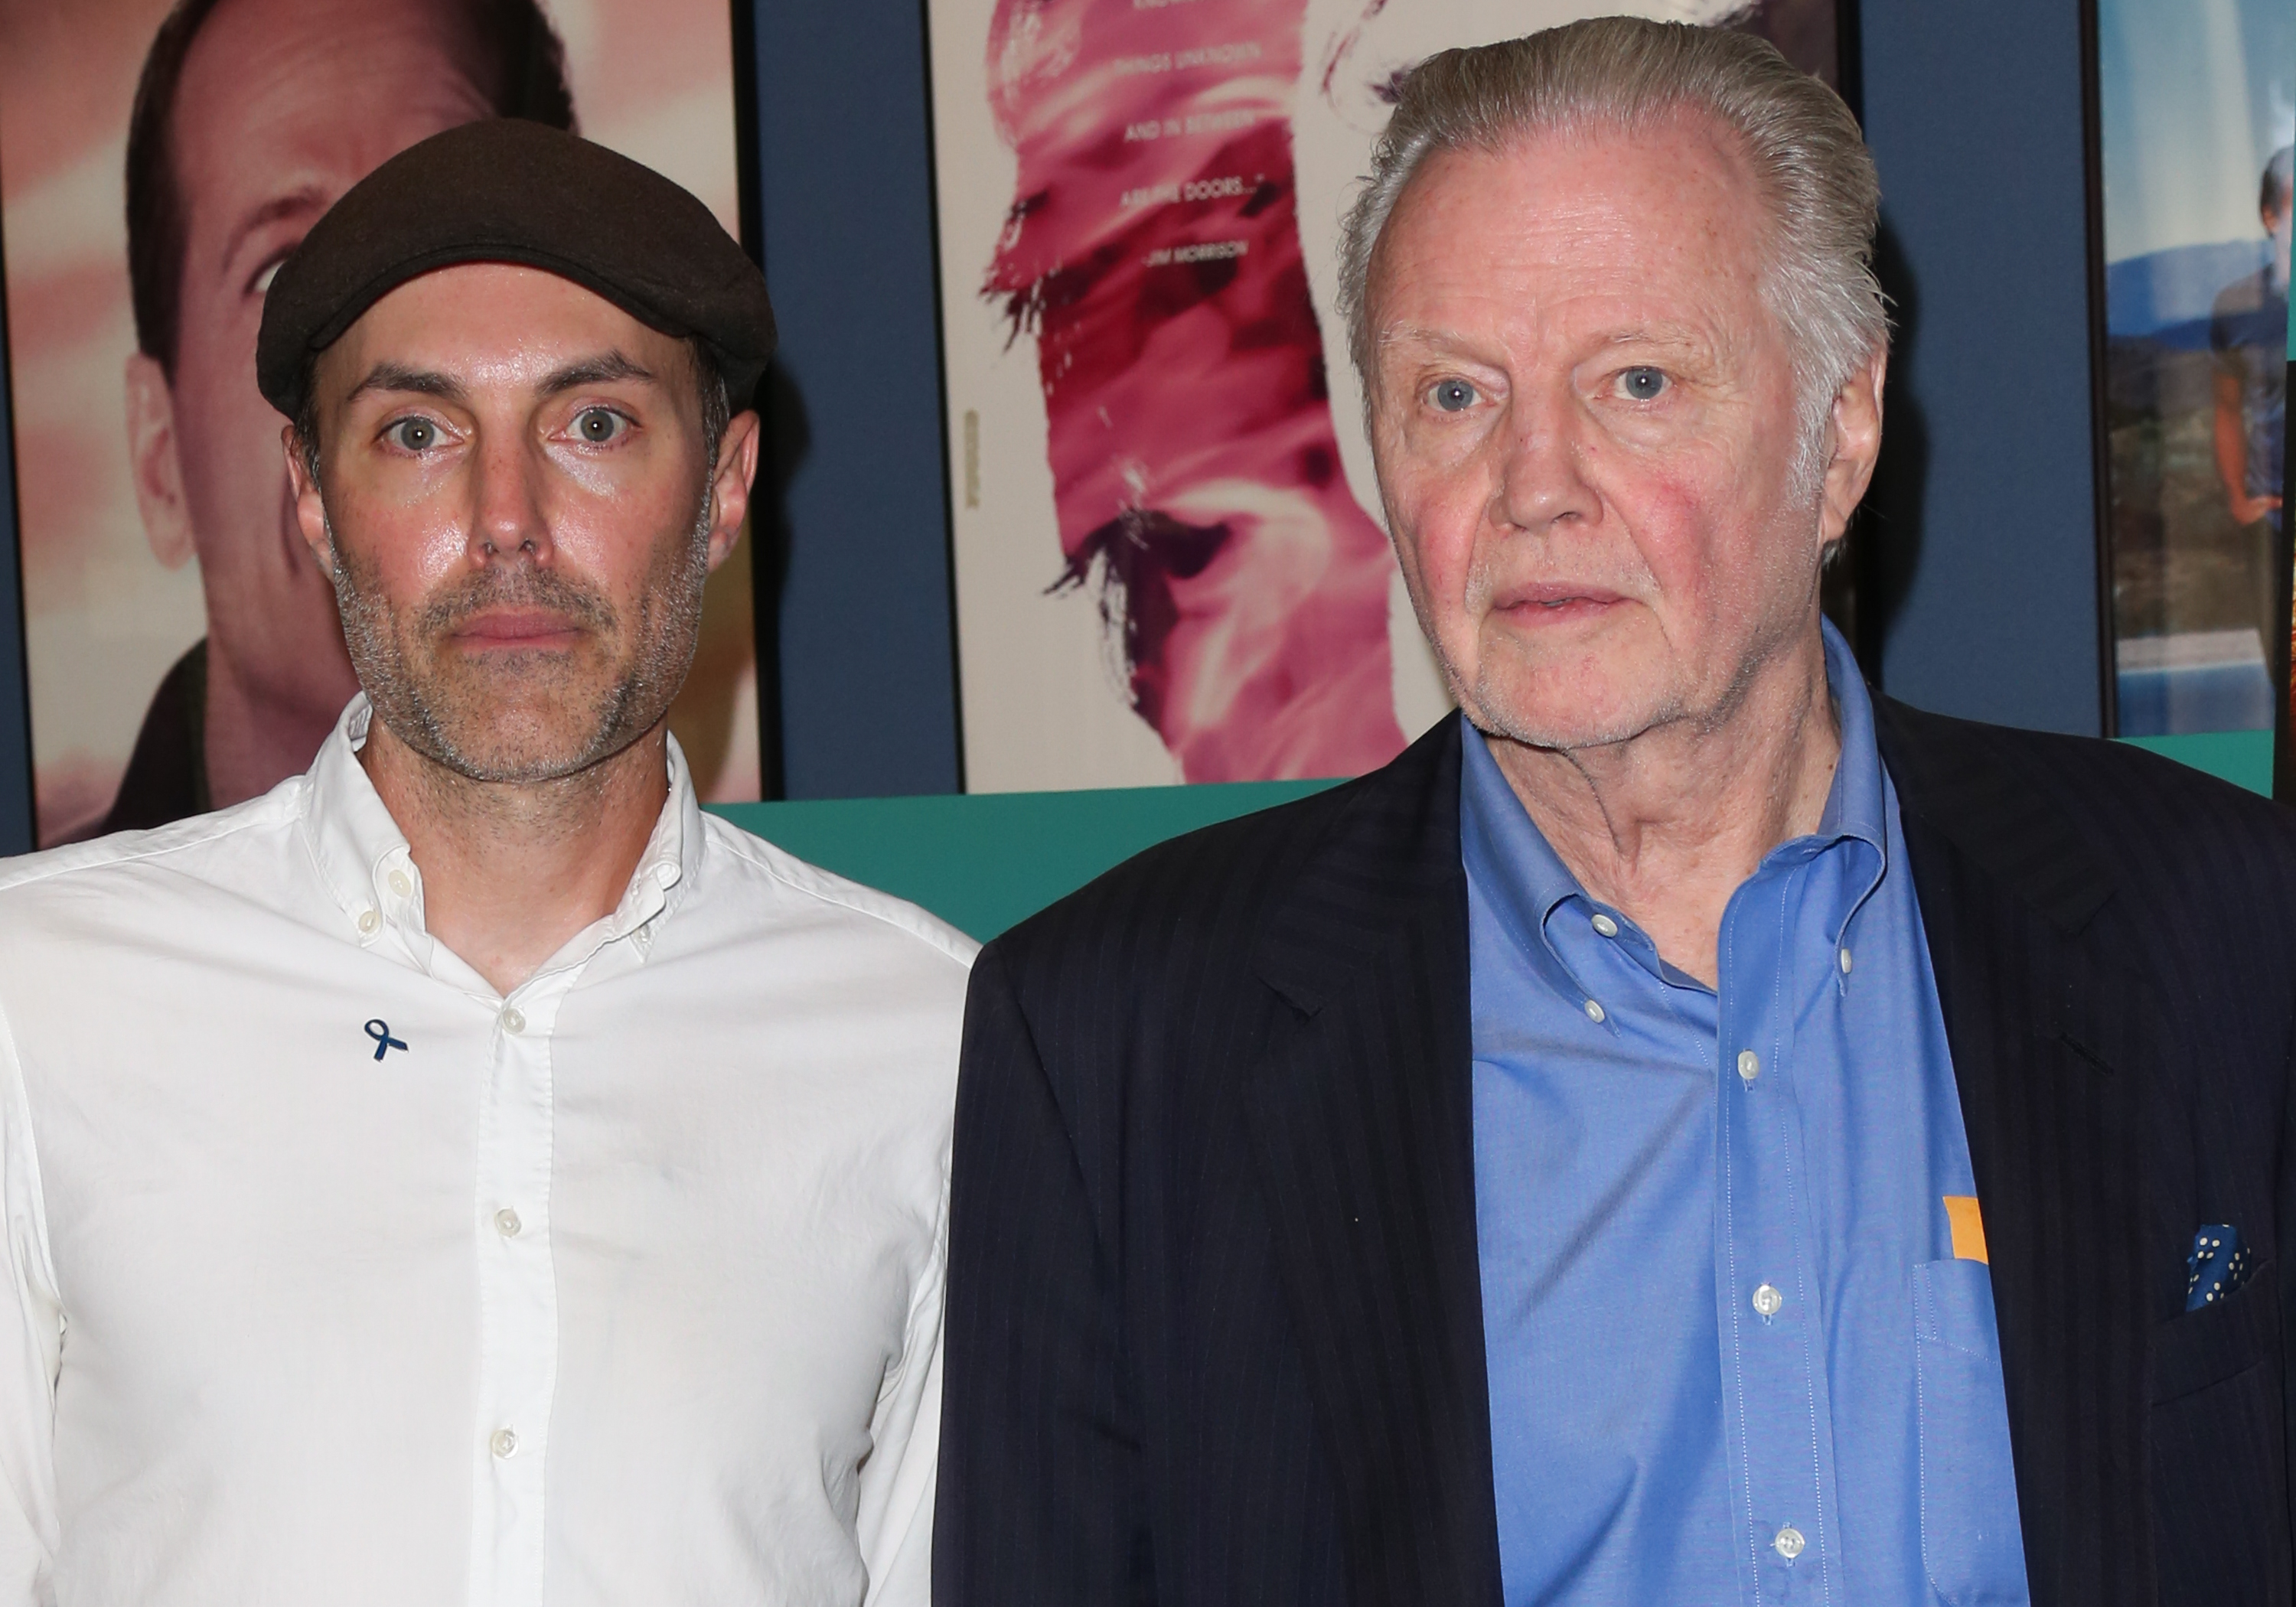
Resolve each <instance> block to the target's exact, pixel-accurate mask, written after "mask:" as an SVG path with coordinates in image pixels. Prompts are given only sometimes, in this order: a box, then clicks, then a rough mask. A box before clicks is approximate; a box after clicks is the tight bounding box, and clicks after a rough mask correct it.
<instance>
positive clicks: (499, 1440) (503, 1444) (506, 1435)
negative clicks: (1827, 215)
mask: <svg viewBox="0 0 2296 1607" xmlns="http://www.w3.org/2000/svg"><path fill="white" fill-rule="evenodd" d="M487 1443H488V1445H489V1446H491V1447H494V1453H495V1455H497V1456H500V1457H503V1458H504V1459H505V1460H507V1459H508V1458H509V1456H510V1454H511V1453H512V1451H515V1450H516V1449H518V1436H517V1435H515V1434H513V1433H512V1432H511V1431H509V1430H508V1429H496V1431H494V1437H493V1438H492V1439H488V1441H487ZM1786 1534H1788V1535H1792V1534H1793V1530H1792V1529H1788V1530H1786ZM1778 1545H1779V1547H1780V1548H1781V1549H1784V1546H1785V1535H1781V1536H1779V1537H1778ZM1794 1549H1795V1550H1796V1551H1800V1549H1801V1537H1800V1535H1794Z"/></svg>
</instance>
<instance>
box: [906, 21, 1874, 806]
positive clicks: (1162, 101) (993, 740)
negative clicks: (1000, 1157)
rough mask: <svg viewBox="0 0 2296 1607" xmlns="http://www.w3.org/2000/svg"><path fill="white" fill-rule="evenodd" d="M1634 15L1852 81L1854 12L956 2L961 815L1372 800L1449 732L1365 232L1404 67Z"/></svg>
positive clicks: (949, 183) (941, 178)
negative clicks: (1327, 784) (1383, 507)
mask: <svg viewBox="0 0 2296 1607" xmlns="http://www.w3.org/2000/svg"><path fill="white" fill-rule="evenodd" d="M1613 10H1628V11H1636V12H1643V13H1644V14H1648V15H1652V16H1659V17H1667V18H1673V19H1679V20H1685V21H1694V22H1703V23H1715V24H1723V23H1727V24H1729V25H1732V26H1742V27H1749V28H1752V29H1755V30H1757V31H1759V32H1761V33H1764V34H1766V35H1767V36H1768V37H1771V38H1773V39H1774V40H1775V41H1776V42H1777V43H1778V44H1779V45H1780V47H1781V48H1782V49H1784V50H1785V51H1786V53H1787V54H1788V55H1789V57H1791V58H1792V59H1793V60H1795V61H1797V62H1798V63H1800V64H1801V65H1804V66H1806V67H1808V68H1809V69H1810V70H1814V71H1817V72H1819V73H1821V75H1822V76H1824V77H1825V78H1828V80H1829V81H1832V80H1833V78H1834V77H1835V73H1834V52H1835V48H1836V45H1835V39H1836V30H1835V26H1834V15H1833V0H1767V4H1763V5H1760V6H1759V7H1755V8H1751V14H1750V8H1749V7H1748V6H1747V5H1746V4H1744V3H1743V0H1633V3H1631V4H1624V5H1620V4H1603V5H1590V4H1587V0H1505V3H1502V0H931V45H932V79H933V110H934V134H935V157H936V161H937V165H938V174H937V178H938V185H939V225H940V272H941V286H940V293H941V307H942V329H943V337H942V338H943V342H944V348H943V356H944V362H945V367H946V375H947V388H948V408H947V416H948V426H949V431H950V439H949V443H948V449H949V463H950V466H951V467H950V472H951V493H952V495H951V502H952V504H953V508H954V515H955V531H954V535H955V583H956V620H957V649H958V659H959V671H960V682H961V687H962V693H963V715H964V763H965V778H966V785H967V786H968V787H969V788H970V789H971V790H972V791H1025V790H1033V789H1065V788H1078V787H1112V786H1141V785H1150V784H1157V783H1175V782H1220V781H1258V780H1274V779H1280V778H1287V777H1302V776H1329V775H1354V774H1357V773H1359V772H1361V771H1364V770H1367V769H1370V768H1372V767H1375V766H1377V765H1380V764H1382V763H1384V762H1385V761H1386V760H1387V759H1389V758H1392V757H1393V756H1394V755H1395V754H1396V753H1397V752H1398V751H1399V750H1401V749H1402V747H1403V745H1404V744H1405V743H1406V742H1407V741H1409V740H1410V739H1411V738H1413V737H1415V736H1416V735H1418V734H1419V733H1420V732H1422V731H1423V730H1424V729H1425V728H1426V727H1427V726H1430V725H1431V724H1432V723H1433V722H1434V721H1436V720H1437V719H1439V718H1440V717H1442V715H1443V714H1444V712H1445V711H1446V710H1447V709H1448V707H1449V701H1448V698H1447V695H1446V693H1445V692H1444V689H1443V686H1442V685H1441V681H1440V679H1439V676H1438V674H1437V671H1436V668H1435V665H1434V662H1433V660H1432V658H1431V655H1430V654H1429V652H1428V651H1427V649H1426V646H1425V644H1424V643H1423V641H1422V639H1421V637H1420V634H1419V629H1418V626H1417V624H1416V623H1415V620H1414V619H1413V616H1412V612H1411V606H1410V603H1409V601H1408V599H1407V598H1406V595H1405V594H1404V589H1403V583H1402V578H1401V576H1400V574H1399V572H1398V570H1397V567H1396V563H1395V560H1394V557H1393V554H1392V553H1391V552H1390V548H1389V545H1388V539H1387V535H1386V532H1385V529H1384V526H1383V525H1382V521H1381V518H1380V515H1379V512H1378V510H1379V498H1378V491H1377V488H1376V486H1375V484H1374V478H1373V472H1372V464H1371V456H1370V449H1369V447H1368V446H1367V444H1366V443H1365V439H1364V434H1363V428H1362V422H1361V414H1362V398H1361V393H1360V391H1359V389H1358V388H1357V383H1356V380H1355V376H1354V374H1353V373H1352V371H1351V370H1350V369H1349V365H1348V363H1347V360H1346V356H1345V353H1346V341H1345V340H1344V338H1343V336H1342V334H1341V332H1340V330H1339V329H1338V327H1337V326H1336V322H1335V319H1334V316H1333V294H1334V291H1335V290H1336V286H1337V278H1338V264H1337V243H1338V237H1339V225H1340V219H1341V215H1342V214H1343V213H1344V211H1345V210H1346V209H1347V207H1348V205H1349V201H1351V199H1352V197H1353V193H1354V186H1355V184H1356V181H1357V178H1358V176H1360V175H1362V174H1363V173H1364V172H1365V171H1366V170H1367V169H1368V168H1369V166H1370V152H1371V147H1372V143H1373V142H1374V140H1375V139H1376V138H1377V136H1378V135H1379V132H1380V130H1381V128H1382V127H1383V126H1384V125H1385V122H1386V119H1387V111H1388V108H1389V106H1390V103H1391V96H1392V88H1393V85H1394V83H1395V82H1396V80H1397V78H1398V76H1399V75H1400V74H1402V73H1403V72H1405V71H1406V70H1409V68H1410V67H1411V66H1412V65H1414V64H1415V62H1417V61H1421V60H1423V59H1424V58H1425V57H1426V56H1428V55H1430V54H1432V53H1434V52H1436V51H1439V50H1442V49H1445V48H1447V47H1449V46H1452V45H1473V44H1480V43H1484V42H1488V41H1490V40H1495V39H1501V38H1508V37H1515V36H1518V35H1521V34H1524V33H1529V32H1532V31H1535V30H1536V29H1541V28H1546V27H1551V26H1553V25H1554V24H1557V23H1561V22H1566V21H1570V20H1573V19H1575V18H1577V17H1580V16H1587V15H1593V14H1596V13H1597V12H1609V11H1613Z"/></svg>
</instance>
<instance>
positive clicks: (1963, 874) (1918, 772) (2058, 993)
mask: <svg viewBox="0 0 2296 1607" xmlns="http://www.w3.org/2000/svg"><path fill="white" fill-rule="evenodd" d="M1876 712H1877V721H1876V725H1877V733H1878V735H1879V736H1880V739H1881V747H1882V758H1883V761H1884V764H1885V765H1886V767H1887V768H1888V770H1889V773H1890V778H1891V780H1892V781H1893V782H1894V783H1896V786H1897V790H1898V804H1899V813H1900V816H1901V819H1902V821H1903V823H1904V827H1905V833H1906V841H1907V850H1908V853H1909V855H1910V857H1911V860H1912V867H1911V868H1912V872H1913V877H1914V885H1915V891H1916V894H1917V896H1918V899H1919V902H1920V906H1921V911H1922V921H1923V926H1924V928H1925V929H1926V932H1927V937H1928V941H1929V947H1930V955H1931V962H1932V964H1933V966H1934V969H1935V972H1936V975H1937V987H1938V997H1939V1004H1940V1005H1941V1006H1942V1009H1943V1013H1944V1016H1945V1024H1946V1037H1947V1041H1948V1045H1949V1046H1950V1048H1951V1050H1952V1054H1953V1066H1954V1076H1955V1078H1956V1082H1957V1083H1958V1085H1959V1087H1960V1092H1961V1104H1962V1112H1963V1117H1964V1123H1965V1125H1966V1127H1967V1128H1968V1133H1969V1147H1970V1159H1971V1162H1972V1166H1973V1167H1974V1168H1975V1172H1976V1177H1977V1192H1978V1198H1979V1200H1980V1202H1981V1204H1982V1209H1983V1210H1984V1213H1985V1234H1986V1242H1987V1245H1988V1248H1989V1255H1990V1260H1991V1267H1992V1274H1993V1279H1992V1281H1993V1290H1994V1302H1995V1308H1996V1311H1997V1318H1998V1322H1999V1326H2000V1333H2001V1350H2002V1370H2003V1373H2004V1376H2005V1383H2006V1389H2007V1395H2008V1405H2009V1428H2010V1441H2011V1447H2012V1454H2013V1457H2014V1461H2015V1465H2016V1476H2017V1504H2018V1510H2019V1513H2020V1516H2021V1521H2022V1524H2023V1529H2024V1537H2025V1564H2026V1571H2027V1575H2028V1578H2029V1581H2030V1586H2031V1589H2032V1599H2033V1601H2034V1603H2036V1604H2037V1607H2049V1604H2051V1603H2082V1604H2084V1607H2086V1604H2087V1603H2150V1602H2152V1601H2153V1599H2154V1584H2153V1581H2154V1572H2153V1523H2152V1508H2151V1504H2150V1500H2149V1491H2148V1486H2147V1474H2146V1462H2145V1455H2146V1452H2145V1435H2146V1376H2145V1370H2146V1365H2147V1364H2146V1345H2147V1341H2148V1333H2149V1330H2150V1324H2151V1321H2152V1314H2151V1312H2150V1309H2149V1307H2148V1304H2147V1289H2148V1280H2147V1279H2146V1277H2145V1275H2144V1274H2145V1265H2144V1250H2145V1245H2146V1243H2147V1235H2146V1231H2145V1230H2146V1228H2147V1226H2148V1225H2149V1223H2148V1217H2147V1193H2148V1178H2147V1175H2146V1168H2147V1165H2148V1161H2149V1157H2150V1154H2151V1151H2152V1148H2153V1146H2152V1144H2151V1143H2150V1142H2149V1135H2148V1133H2147V1130H2146V1127H2145V1121H2146V1116H2145V1111H2146V1090H2145V1088H2144V1068H2145V1067H2146V1066H2148V1065H2149V1064H2151V1063H2153V1054H2154V1053H2155V1050H2154V1047H2153V1044H2152V1042H2151V1037H2150V1032H2151V1029H2150V1023H2151V1021H2153V1019H2154V1013H2153V1011H2151V1010H2149V1009H2147V1008H2146V1006H2145V1002H2144V1001H2145V997H2146V994H2147V985H2146V983H2145V982H2144V980H2143V979H2142V978H2140V977H2137V976H2136V975H2134V974H2130V973H2128V972H2124V971H2122V970H2121V969H2120V967H2118V966H2117V965H2116V964H2114V963H2113V962H2112V959H2111V958H2110V956H2109V955H2107V954H2106V953H2105V952H2104V945H2103V943H2102V942H2101V941H2099V940H2098V939H2097V936H2096V933H2095V930H2094V924H2093V918H2094V917H2095V915H2096V914H2097V912H2098V911H2099V910H2100V909H2101V908H2103V906H2104V905H2105V903H2106V902H2107V901H2108V900H2109V899H2110V898H2112V880H2111V878H2110V876H2109V875H2108V874H2107V873H2105V871H2104V869H2103V866H2101V865H2099V864H2097V863H2096V861H2095V859H2094V858H2093V857H2091V856H2090V855H2089V854H2088V852H2087V849H2086V848H2085V847H2084V846H2083V845H2082V844H2081V843H2080V841H2079V839H2078V837H2077V836H2076V834H2075V833H2074V832H2073V831H2072V829H2071V825H2070V823H2068V822H2067V821H2066V820H2065V819H2064V818H2063V817H2062V815H2061V814H2060V813H2059V812H2058V811H2057V809H2056V808H2054V806H2053V805H2051V804H2050V803H2049V802H2048V801H2047V800H2046V799H2045V798H2043V797H2041V796H2040V795H2039V794H2038V792H2037V791H2034V790H2033V789H2032V788H2030V786H2028V785H2027V784H2025V783H2023V782H2021V780H2020V779H2019V778H2018V777H2017V776H2016V775H2013V773H2012V772H2011V771H2010V770H2009V769H2007V768H2006V767H2005V766H2004V765H2003V763H2002V762H2001V760H2000V758H1998V756H1997V754H1996V753H1995V752H1993V751H1990V743H1989V740H1988V738H1987V736H1986V734H1983V733H1982V732H1981V731H1980V729H1979V728H1976V727H1971V726H1964V725H1962V724H1960V723H1959V722H1956V721H1949V720H1942V719H1939V718H1938V717H1934V716H1929V715H1923V714H1919V713H1917V712H1915V710H1912V709H1907V708H1905V707H1904V706H1903V705H1900V704H1897V703H1894V702H1891V701H1889V700H1886V699H1878V698H1877V699H1876Z"/></svg>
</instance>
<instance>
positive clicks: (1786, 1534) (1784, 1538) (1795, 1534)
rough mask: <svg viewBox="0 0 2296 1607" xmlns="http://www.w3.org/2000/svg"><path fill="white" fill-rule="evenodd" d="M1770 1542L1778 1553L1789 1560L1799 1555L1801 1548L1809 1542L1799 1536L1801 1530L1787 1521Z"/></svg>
mask: <svg viewBox="0 0 2296 1607" xmlns="http://www.w3.org/2000/svg"><path fill="white" fill-rule="evenodd" d="M1770 1544H1771V1545H1772V1546H1775V1548H1776V1550H1777V1554H1778V1555H1780V1556H1782V1557H1784V1559H1785V1560H1786V1561H1787V1562H1792V1561H1793V1560H1794V1559H1795V1558H1796V1557H1798V1556H1800V1555H1801V1548H1802V1547H1803V1546H1807V1545H1808V1544H1809V1542H1808V1541H1807V1540H1805V1539H1803V1538H1802V1537H1801V1530H1800V1529H1796V1528H1795V1527H1794V1526H1793V1525H1792V1524H1791V1523H1789V1524H1787V1525H1786V1526H1785V1527H1784V1529H1780V1530H1778V1537H1777V1538H1776V1539H1775V1540H1773V1541H1771V1542H1770Z"/></svg>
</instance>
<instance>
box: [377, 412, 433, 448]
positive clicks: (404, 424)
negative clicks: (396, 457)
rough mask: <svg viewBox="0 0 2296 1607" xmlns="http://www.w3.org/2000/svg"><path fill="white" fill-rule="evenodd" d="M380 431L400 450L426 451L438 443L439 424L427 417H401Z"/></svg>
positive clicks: (384, 437)
mask: <svg viewBox="0 0 2296 1607" xmlns="http://www.w3.org/2000/svg"><path fill="white" fill-rule="evenodd" d="M382 433H383V439H386V440H388V441H389V442H390V443H391V445H393V446H395V447H398V449H399V450H400V451H402V452H428V451H429V450H430V448H431V447H435V446H437V445H438V444H439V426H438V425H436V424H434V423H432V422H430V420H429V419H401V420H399V421H398V422H397V423H395V424H393V425H391V426H390V427H389V429H387V430H384V431H383V432H382Z"/></svg>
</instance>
